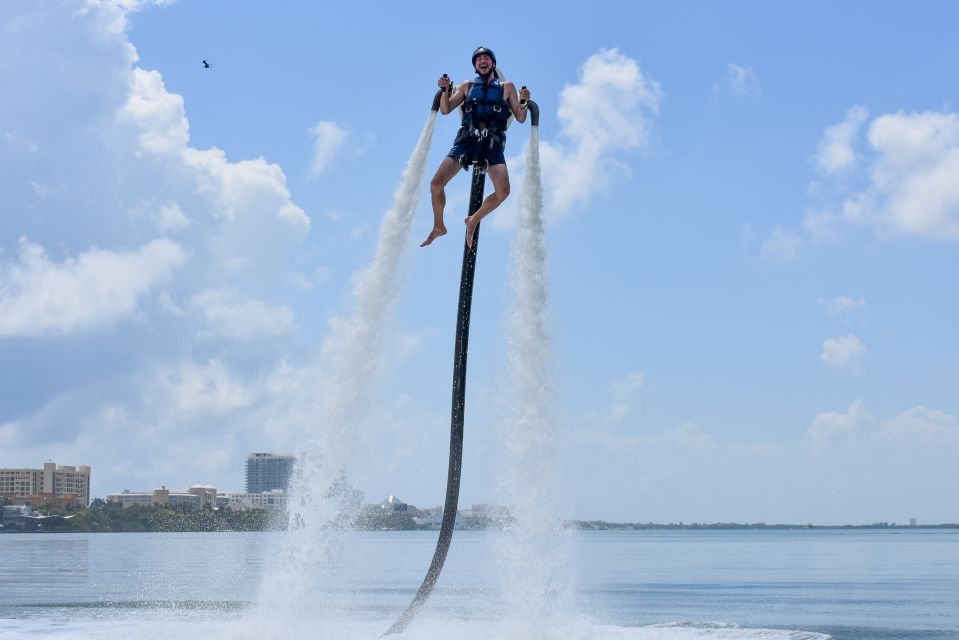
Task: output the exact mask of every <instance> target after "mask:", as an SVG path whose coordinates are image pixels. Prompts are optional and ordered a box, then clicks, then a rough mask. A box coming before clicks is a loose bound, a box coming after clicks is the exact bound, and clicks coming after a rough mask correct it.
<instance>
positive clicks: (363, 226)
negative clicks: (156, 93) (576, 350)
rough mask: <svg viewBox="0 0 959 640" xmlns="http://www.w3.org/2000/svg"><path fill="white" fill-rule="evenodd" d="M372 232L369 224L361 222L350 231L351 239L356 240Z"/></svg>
mask: <svg viewBox="0 0 959 640" xmlns="http://www.w3.org/2000/svg"><path fill="white" fill-rule="evenodd" d="M369 230H370V223H369V222H361V223H360V224H358V225H356V226H355V227H353V228H352V229H351V230H350V238H352V239H353V240H356V239H357V238H359V237H361V236H363V235H364V234H366V232H367V231H369Z"/></svg>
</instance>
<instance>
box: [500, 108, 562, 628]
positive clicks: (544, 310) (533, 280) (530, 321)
mask: <svg viewBox="0 0 959 640" xmlns="http://www.w3.org/2000/svg"><path fill="white" fill-rule="evenodd" d="M521 194H522V195H521V196H520V207H519V217H518V224H517V236H516V240H515V242H514V244H513V251H512V274H511V280H512V289H513V309H512V312H511V314H510V318H509V322H508V324H509V327H508V330H507V335H508V341H509V389H510V402H511V409H512V411H513V414H514V418H513V419H512V420H511V421H510V423H509V424H508V425H505V426H504V428H503V429H502V430H501V436H502V438H503V440H504V442H505V446H506V450H507V460H506V469H505V471H504V473H503V475H502V478H503V482H502V486H501V488H500V489H501V492H502V495H503V497H504V498H505V500H506V502H507V504H508V505H509V507H510V511H511V513H512V516H513V518H514V524H513V525H512V526H511V527H510V528H509V529H508V530H507V531H506V532H505V533H504V535H503V537H502V540H501V541H500V544H499V545H498V551H499V555H500V565H501V567H502V571H503V576H502V582H503V595H504V601H505V602H506V603H508V604H507V607H508V608H507V612H506V613H507V615H506V617H505V620H504V624H505V625H506V626H507V627H508V628H509V629H510V630H511V631H512V633H513V635H516V634H519V635H516V637H519V636H520V635H521V636H522V637H526V638H550V637H565V636H566V634H567V633H568V631H569V628H570V626H569V624H568V622H569V620H565V619H566V618H568V617H569V616H570V612H571V611H572V610H573V609H572V607H571V606H570V605H571V604H572V584H571V580H570V578H569V575H570V571H569V568H568V563H569V559H570V557H571V553H570V539H569V534H568V533H567V532H566V531H565V530H564V529H563V526H562V522H561V521H560V520H559V516H558V514H559V488H558V485H559V483H558V477H557V476H558V474H557V469H558V463H557V445H556V439H557V438H556V423H555V421H554V419H553V412H552V406H553V395H554V394H553V384H552V376H551V374H550V351H551V344H552V339H551V335H550V322H549V283H548V278H547V255H546V240H545V227H544V223H543V186H542V178H541V173H540V164H539V132H538V127H533V128H532V133H531V137H530V143H529V146H528V148H527V156H526V173H525V175H524V178H523V186H522V192H521Z"/></svg>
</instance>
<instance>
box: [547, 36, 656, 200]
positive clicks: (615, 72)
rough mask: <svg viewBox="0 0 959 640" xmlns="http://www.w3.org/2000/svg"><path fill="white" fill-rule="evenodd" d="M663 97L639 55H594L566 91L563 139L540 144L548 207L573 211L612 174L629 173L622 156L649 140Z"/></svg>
mask: <svg viewBox="0 0 959 640" xmlns="http://www.w3.org/2000/svg"><path fill="white" fill-rule="evenodd" d="M661 100H662V90H661V89H660V87H659V84H658V83H656V82H655V81H654V80H652V79H650V78H649V77H648V76H646V75H644V74H643V72H642V70H641V69H640V67H639V64H638V63H637V62H636V61H635V60H633V59H631V58H629V57H627V56H625V55H623V54H621V53H620V52H619V51H618V50H616V49H604V50H602V51H600V52H599V53H597V54H594V55H593V56H591V57H590V58H589V59H588V60H587V61H586V62H585V63H584V64H583V66H582V68H581V69H580V80H579V83H578V84H572V85H566V86H565V87H564V88H563V90H562V92H561V93H560V98H559V122H560V127H561V132H560V135H559V137H558V138H557V141H555V142H543V143H541V145H540V154H541V157H542V166H543V168H544V182H545V183H546V184H545V191H546V193H548V194H550V196H549V197H550V201H549V203H548V211H549V212H550V213H552V214H553V215H563V214H565V213H568V212H569V210H570V209H571V208H573V207H574V206H575V205H582V204H585V203H587V202H588V201H589V199H590V198H591V197H592V196H593V194H594V193H596V192H602V191H604V190H605V189H606V188H607V187H608V184H609V176H610V174H616V173H618V174H623V173H625V174H627V175H628V173H629V169H628V167H627V166H626V165H624V164H623V163H622V162H621V161H620V160H619V159H618V156H619V154H620V153H621V152H624V151H632V150H636V149H642V148H643V147H646V146H647V145H648V144H649V137H650V131H651V128H652V119H653V117H654V116H655V115H656V114H657V113H658V111H659V103H660V101H661Z"/></svg>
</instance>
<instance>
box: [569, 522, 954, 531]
mask: <svg viewBox="0 0 959 640" xmlns="http://www.w3.org/2000/svg"><path fill="white" fill-rule="evenodd" d="M568 524H569V526H570V528H571V529H580V530H593V531H624V530H634V531H645V530H695V529H703V530H721V529H734V530H742V529H959V524H957V523H942V524H915V525H911V524H897V523H895V522H891V523H890V522H877V523H874V524H766V523H764V522H756V523H737V522H715V523H709V524H704V523H698V522H693V523H683V522H680V523H678V524H676V523H670V524H659V523H654V522H646V523H640V522H605V521H603V520H574V521H571V522H569V523H568Z"/></svg>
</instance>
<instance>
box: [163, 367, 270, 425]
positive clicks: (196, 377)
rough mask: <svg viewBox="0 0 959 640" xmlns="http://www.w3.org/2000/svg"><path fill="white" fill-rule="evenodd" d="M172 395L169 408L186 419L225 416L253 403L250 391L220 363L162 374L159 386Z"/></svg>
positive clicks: (166, 370)
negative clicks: (190, 417) (197, 416)
mask: <svg viewBox="0 0 959 640" xmlns="http://www.w3.org/2000/svg"><path fill="white" fill-rule="evenodd" d="M158 387H161V388H162V387H165V388H166V392H167V394H168V395H169V406H170V408H171V409H175V410H176V411H177V412H179V413H180V414H181V415H183V416H194V415H196V414H200V413H202V414H225V413H229V412H231V411H235V410H237V409H242V408H244V407H248V406H250V405H251V404H252V403H253V392H252V391H251V389H249V388H248V387H246V386H245V385H243V384H242V383H240V382H239V381H237V380H236V379H235V377H234V376H233V375H232V373H231V372H230V370H229V369H228V368H227V367H226V366H225V365H224V364H223V363H222V362H220V361H218V360H215V359H214V360H210V361H209V362H207V363H205V364H202V365H197V364H196V363H194V362H185V363H182V364H181V365H180V366H179V367H177V368H175V369H163V370H161V371H160V385H158Z"/></svg>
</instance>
